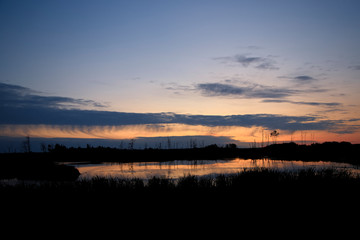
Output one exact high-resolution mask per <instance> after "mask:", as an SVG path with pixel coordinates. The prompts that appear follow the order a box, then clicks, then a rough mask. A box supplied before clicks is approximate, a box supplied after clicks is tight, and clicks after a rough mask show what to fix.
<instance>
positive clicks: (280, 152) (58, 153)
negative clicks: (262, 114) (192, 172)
mask: <svg viewBox="0 0 360 240" xmlns="http://www.w3.org/2000/svg"><path fill="white" fill-rule="evenodd" d="M33 154H34V155H37V157H40V158H47V159H49V160H53V161H58V162H64V161H88V162H112V161H114V162H128V161H130V162H131V161H171V160H202V159H206V160H211V159H226V158H237V157H239V158H248V159H260V158H272V159H282V160H323V161H337V162H349V163H353V164H360V157H359V156H360V144H351V143H349V142H325V143H322V144H319V143H313V144H311V145H300V144H296V143H294V142H290V143H282V144H272V145H268V146H265V147H258V148H255V147H251V148H237V146H236V145H235V144H227V145H225V146H223V147H219V146H217V145H216V144H213V145H209V146H205V147H201V148H199V147H196V146H194V147H191V148H183V149H158V148H146V149H141V150H140V149H133V148H128V149H119V148H109V147H92V146H90V145H88V146H87V147H86V148H80V147H78V148H74V147H70V148H68V147H66V146H64V145H59V144H56V145H54V146H49V148H48V152H44V153H37V154H36V153H33ZM15 155H16V154H15ZM3 156H6V154H3ZM20 157H21V158H22V157H25V156H21V154H20Z"/></svg>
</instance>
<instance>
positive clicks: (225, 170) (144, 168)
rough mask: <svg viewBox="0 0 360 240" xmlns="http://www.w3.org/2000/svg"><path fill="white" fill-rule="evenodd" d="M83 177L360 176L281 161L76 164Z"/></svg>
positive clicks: (350, 167)
mask: <svg viewBox="0 0 360 240" xmlns="http://www.w3.org/2000/svg"><path fill="white" fill-rule="evenodd" d="M73 166H75V167H77V168H78V170H79V171H80V173H81V176H80V179H82V178H92V177H95V176H100V177H120V178H140V179H149V178H151V177H153V176H156V177H166V178H172V179H177V178H180V177H184V176H187V175H194V176H205V175H216V174H233V173H239V172H241V171H244V169H252V168H271V169H280V170H284V171H295V170H299V169H303V168H309V167H311V168H341V169H347V170H350V171H351V172H353V173H356V174H360V169H358V168H357V167H356V166H354V165H351V164H347V163H334V162H325V161H319V162H304V161H288V160H287V161H282V160H269V159H261V160H260V159H259V160H250V159H241V158H236V159H232V160H216V161H215V160H192V161H187V160H175V161H169V162H134V163H101V164H76V165H73Z"/></svg>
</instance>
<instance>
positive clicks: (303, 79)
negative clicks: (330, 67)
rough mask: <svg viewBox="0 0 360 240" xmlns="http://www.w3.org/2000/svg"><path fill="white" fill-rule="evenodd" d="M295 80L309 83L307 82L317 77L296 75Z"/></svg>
mask: <svg viewBox="0 0 360 240" xmlns="http://www.w3.org/2000/svg"><path fill="white" fill-rule="evenodd" d="M294 80H295V81H297V82H301V83H307V82H312V81H315V80H316V79H315V78H313V77H311V76H307V75H300V76H296V77H294Z"/></svg>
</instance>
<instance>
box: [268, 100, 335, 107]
mask: <svg viewBox="0 0 360 240" xmlns="http://www.w3.org/2000/svg"><path fill="white" fill-rule="evenodd" d="M262 102H267V103H291V104H297V105H309V106H326V107H334V106H341V105H342V104H341V103H338V102H305V101H291V100H286V99H264V100H262Z"/></svg>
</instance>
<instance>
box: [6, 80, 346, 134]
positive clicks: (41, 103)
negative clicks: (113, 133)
mask: <svg viewBox="0 0 360 240" xmlns="http://www.w3.org/2000/svg"><path fill="white" fill-rule="evenodd" d="M198 88H199V89H201V90H202V91H204V92H205V94H210V95H211V94H216V95H224V96H229V95H230V96H233V95H235V96H241V97H247V98H280V99H278V101H283V100H282V99H281V98H282V97H285V96H288V95H290V94H293V93H294V92H293V91H290V90H286V89H274V88H269V87H265V86H261V85H252V86H250V85H249V86H246V87H237V86H233V85H229V84H219V83H218V84H216V83H215V84H210V83H208V84H199V85H198ZM35 93H36V92H35V91H33V90H31V89H28V88H24V87H21V86H16V85H9V84H0V96H1V97H0V98H1V101H0V116H1V118H0V124H1V125H2V126H6V125H47V126H49V125H56V126H76V129H78V128H85V129H87V126H89V127H94V126H108V127H109V128H112V126H114V127H119V126H131V125H132V126H134V125H143V126H145V127H146V128H154V130H156V129H159V128H161V127H166V126H169V124H170V125H171V124H184V125H192V126H207V127H226V126H238V127H254V126H255V127H263V128H267V129H282V130H290V131H296V130H333V131H335V130H339V129H344V127H343V122H341V121H332V120H321V119H318V118H317V117H314V116H286V115H278V114H246V115H228V116H216V115H190V114H176V113H126V112H111V111H100V110H83V109H74V108H71V109H70V108H64V107H63V105H64V104H71V105H73V106H80V107H82V106H83V105H86V106H88V105H91V106H93V105H94V104H97V103H96V102H94V101H91V100H82V99H73V98H64V97H46V96H39V95H36V94H35ZM267 101H274V100H267ZM292 103H295V104H309V105H316V104H327V105H329V106H330V105H336V104H337V103H306V102H297V103H296V102H292ZM74 131H75V130H74ZM0 136H1V131H0Z"/></svg>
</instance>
